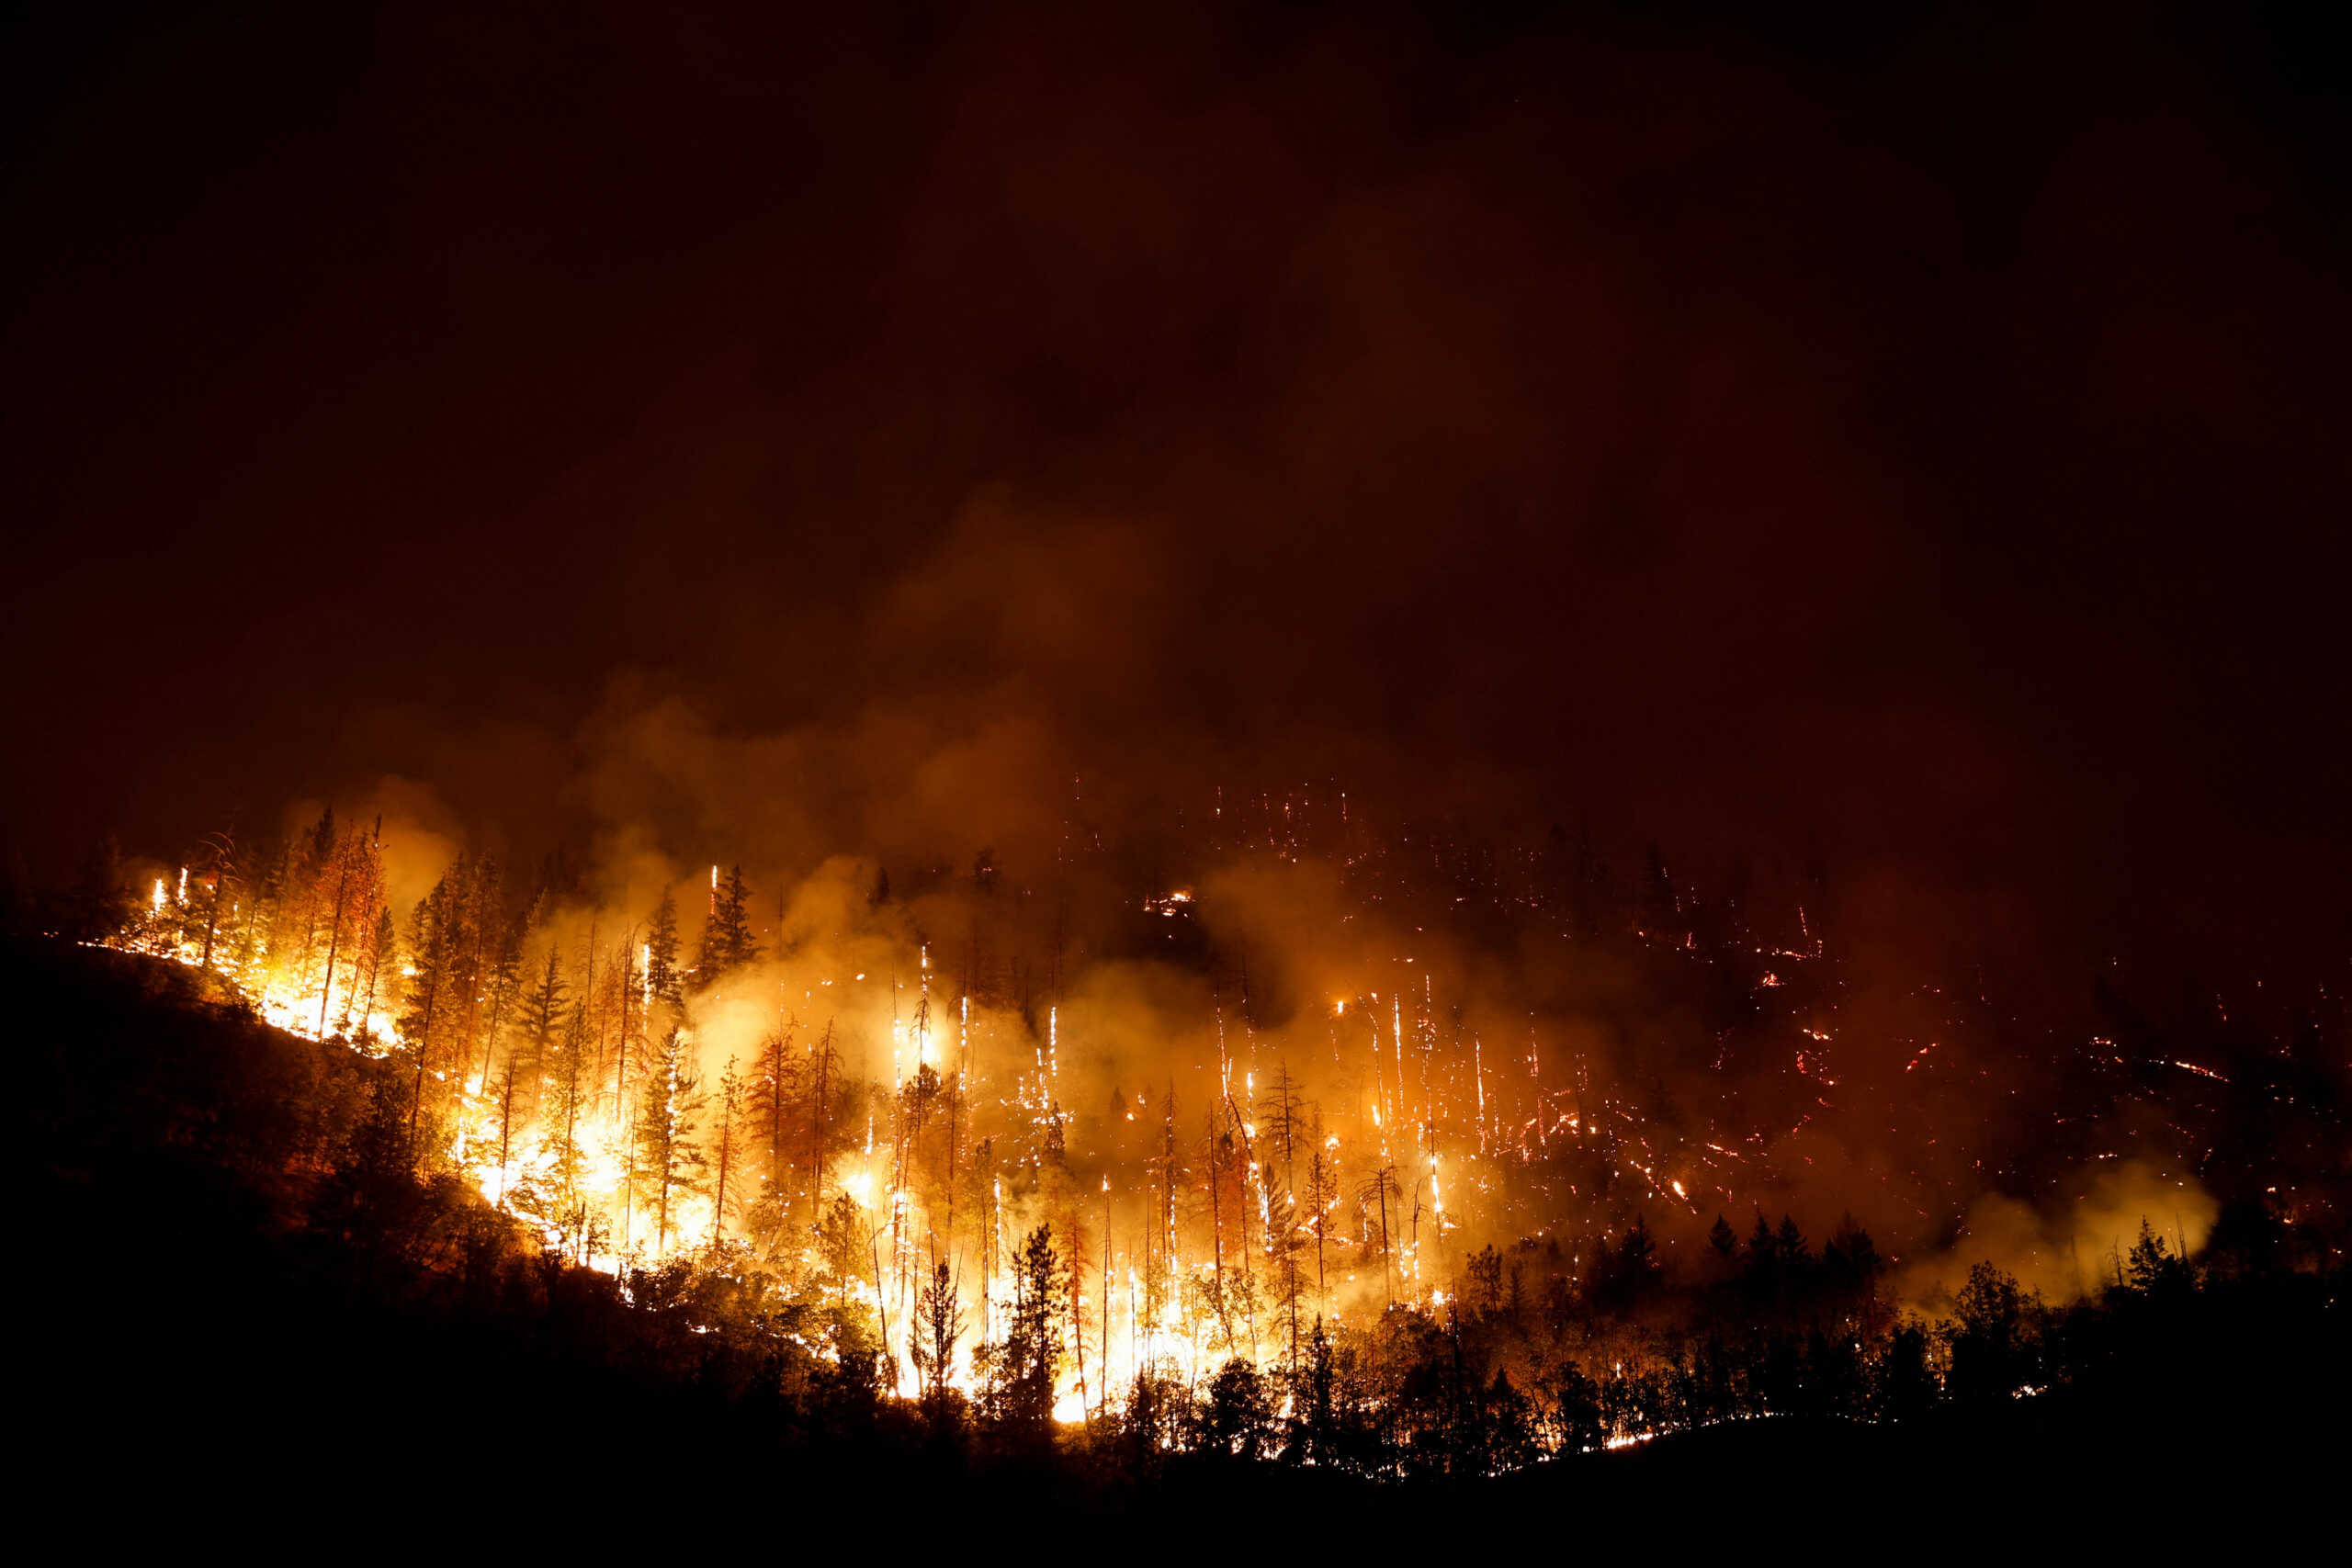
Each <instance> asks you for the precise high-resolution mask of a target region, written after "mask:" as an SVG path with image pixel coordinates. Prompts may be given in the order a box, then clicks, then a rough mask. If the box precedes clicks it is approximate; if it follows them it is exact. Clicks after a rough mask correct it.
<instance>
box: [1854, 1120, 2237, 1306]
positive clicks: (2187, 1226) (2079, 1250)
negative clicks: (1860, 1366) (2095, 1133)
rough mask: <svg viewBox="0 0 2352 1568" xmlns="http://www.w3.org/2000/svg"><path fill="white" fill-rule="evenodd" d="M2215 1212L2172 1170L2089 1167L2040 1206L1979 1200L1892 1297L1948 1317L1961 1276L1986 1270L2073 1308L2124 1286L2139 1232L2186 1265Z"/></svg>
mask: <svg viewBox="0 0 2352 1568" xmlns="http://www.w3.org/2000/svg"><path fill="white" fill-rule="evenodd" d="M2220 1212H2221V1205H2220V1203H2219V1202H2218V1201H2216V1200H2215V1199H2214V1197H2213V1195H2212V1194H2211V1193H2210V1192H2208V1191H2207V1190H2205V1189H2204V1188H2203V1187H2202V1186H2201V1185H2200V1184H2199V1183H2198V1181H2197V1180H2196V1179H2194V1178H2192V1177H2189V1176H2188V1175H2185V1174H2182V1173H2180V1172H2178V1171H2177V1170H2174V1169H2171V1168H2166V1167H2164V1166H2161V1165H2158V1164H2156V1163H2154V1162H2153V1161H2149V1160H2145V1159H2138V1158H2126V1159H2119V1160H2115V1161H2112V1162H2109V1161H2098V1162H2095V1163H2093V1164H2091V1165H2088V1166H2085V1167H2084V1168H2081V1169H2080V1170H2078V1171H2076V1172H2075V1174H2074V1177H2073V1178H2072V1179H2070V1180H2068V1181H2066V1182H2065V1183H2064V1184H2063V1185H2062V1186H2061V1188H2060V1189H2059V1192H2058V1194H2057V1195H2056V1196H2054V1197H2052V1198H2051V1199H2050V1200H2048V1201H2045V1202H2044V1203H2042V1204H2041V1205H2038V1206H2037V1205H2034V1204H2029V1203H2026V1202H2023V1201H2019V1200H2018V1199H2015V1198H2011V1197H2008V1196H2007V1195H2005V1194H2003V1193H1999V1192H1986V1193H1984V1194H1983V1195H1981V1196H1979V1197H1978V1198H1977V1199H1976V1200H1975V1201H1973V1202H1972V1203H1971V1204H1970V1205H1969V1208H1968V1217H1967V1219H1966V1220H1965V1221H1964V1222H1963V1223H1962V1225H1961V1227H1960V1235H1959V1237H1958V1238H1957V1239H1956V1240H1955V1241H1954V1242H1953V1243H1952V1244H1951V1246H1950V1247H1946V1248H1944V1249H1943V1250H1942V1251H1940V1252H1938V1253H1936V1254H1934V1255H1931V1256H1929V1257H1927V1258H1916V1259H1913V1260H1911V1261H1909V1262H1908V1263H1907V1264H1906V1265H1905V1267H1904V1268H1903V1269H1902V1270H1901V1271H1900V1272H1899V1273H1898V1274H1897V1276H1896V1277H1895V1280H1894V1295H1895V1298H1896V1299H1897V1300H1899V1301H1901V1302H1903V1303H1905V1304H1906V1305H1908V1306H1910V1307H1912V1308H1913V1309H1914V1310H1916V1311H1918V1312H1922V1313H1925V1314H1929V1315H1931V1316H1940V1315H1946V1314H1949V1313H1950V1312H1951V1303H1952V1292H1954V1291H1955V1290H1956V1289H1957V1288H1958V1287H1959V1286H1960V1285H1961V1283H1962V1281H1963V1280H1965V1279H1966V1278H1967V1274H1968V1270H1969V1269H1971V1268H1972V1267H1973V1266H1974V1265H1976V1264H1978V1263H1991V1264H1993V1265H1994V1266H1996V1268H1999V1269H2003V1270H2004V1271H2006V1272H2007V1273H2009V1274H2012V1275H2015V1276H2016V1277H2017V1280H2018V1283H2019V1284H2021V1285H2023V1286H2024V1287H2025V1288H2026V1289H2027V1290H2029V1291H2034V1292H2040V1293H2041V1296H2042V1298H2043V1299H2044V1300H2046V1301H2050V1302H2065V1301H2071V1300H2073V1299H2075V1297H2077V1296H2082V1295H2090V1294H2095V1293H2097V1292H2098V1291H2099V1290H2100V1289H2101V1288H2102V1287H2104V1286H2106V1285H2109V1284H2113V1283H2115V1282H2117V1281H2118V1280H2120V1278H2121V1277H2122V1273H2123V1269H2124V1262H2125V1259H2126V1258H2127V1257H2128V1255H2129V1254H2130V1252H2131V1248H2132V1247H2133V1245H2134V1244H2136V1243H2137V1242H2138V1240H2139V1239H2140V1227H2141V1225H2142V1224H2146V1225H2147V1226H2148V1227H2149V1229H2150V1230H2152V1231H2153V1232H2154V1234H2155V1235H2158V1236H2161V1237H2162V1238H2163V1239H2164V1241H2165V1245H2166V1247H2168V1248H2169V1249H2170V1250H2171V1251H2172V1252H2173V1254H2174V1255H2175V1256H2177V1257H2193V1256H2194V1255H2195V1254H2196V1253H2197V1251H2198V1250H2199V1248H2201V1247H2203V1246H2204V1245H2205V1237H2206V1235H2208V1234H2209V1233H2210V1232H2211V1230H2212V1228H2213V1221H2214V1218H2215V1216H2216V1215H2218V1214H2219V1213H2220Z"/></svg>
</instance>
